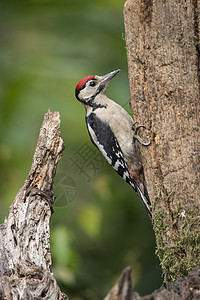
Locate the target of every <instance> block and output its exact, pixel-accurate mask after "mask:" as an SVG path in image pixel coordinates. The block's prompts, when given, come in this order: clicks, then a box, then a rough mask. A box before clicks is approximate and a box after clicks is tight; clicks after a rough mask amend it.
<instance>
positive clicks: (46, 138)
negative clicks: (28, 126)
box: [0, 111, 68, 300]
mask: <svg viewBox="0 0 200 300" xmlns="http://www.w3.org/2000/svg"><path fill="white" fill-rule="evenodd" d="M63 150H64V143H63V140H62V139H61V138H60V115H59V113H57V112H54V113H52V112H50V111H48V113H47V114H45V117H44V122H43V124H42V127H41V130H40V135H39V139H38V143H37V147H36V150H35V154H34V158H33V163H32V167H31V170H30V173H29V175H28V177H27V179H26V181H25V183H24V186H23V187H22V188H21V189H20V190H19V192H18V194H17V195H16V198H15V200H14V202H13V204H12V205H11V207H10V211H9V216H8V219H5V222H4V224H1V225H0V299H7V300H17V299H22V300H26V299H51V300H55V299H59V300H61V299H63V300H64V299H68V298H67V296H66V295H64V294H62V293H61V291H60V289H59V287H58V285H57V283H56V280H55V278H54V276H53V274H52V272H51V269H50V267H51V254H50V229H49V222H50V218H51V211H52V205H53V201H54V196H53V190H52V188H53V179H54V176H55V172H56V166H57V163H58V162H59V160H60V159H61V157H62V153H63Z"/></svg>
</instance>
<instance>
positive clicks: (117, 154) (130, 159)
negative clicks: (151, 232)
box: [75, 70, 151, 218]
mask: <svg viewBox="0 0 200 300" xmlns="http://www.w3.org/2000/svg"><path fill="white" fill-rule="evenodd" d="M119 71H120V70H116V71H113V72H111V73H109V74H107V75H105V76H97V75H95V76H88V77H85V78H83V79H82V80H80V81H79V83H78V84H77V86H76V89H75V94H76V98H77V99H78V100H79V101H80V102H81V103H82V104H83V105H84V106H85V109H86V124H87V129H88V132H89V135H90V138H91V141H92V142H93V143H94V145H95V146H96V147H97V148H98V149H99V150H100V151H101V153H102V154H103V156H104V157H105V158H106V160H107V161H108V163H109V164H110V165H111V166H112V167H113V168H114V169H115V171H116V172H117V173H118V174H119V175H120V176H121V177H122V178H123V179H124V180H125V181H126V182H127V183H129V184H130V185H131V186H132V187H133V189H134V190H135V191H136V193H137V194H138V196H139V197H140V199H141V201H142V204H143V206H144V208H145V210H146V211H147V213H148V215H149V216H150V218H151V203H150V200H149V196H148V193H147V189H146V185H145V179H144V172H143V166H142V161H141V155H140V150H139V146H138V141H139V142H140V143H142V144H143V145H148V144H145V143H143V142H142V141H141V139H140V138H139V137H138V136H137V134H136V133H137V130H138V128H140V127H141V126H137V127H135V124H136V123H135V122H134V121H133V119H132V118H131V116H130V115H129V114H128V113H127V111H126V110H124V109H123V108H122V107H121V106H120V105H118V104H117V103H115V102H114V101H112V100H111V99H109V98H108V97H107V96H106V88H107V86H108V83H109V81H110V80H111V78H113V77H114V76H115V75H116V74H117V73H118V72H119ZM142 127H143V126H142Z"/></svg>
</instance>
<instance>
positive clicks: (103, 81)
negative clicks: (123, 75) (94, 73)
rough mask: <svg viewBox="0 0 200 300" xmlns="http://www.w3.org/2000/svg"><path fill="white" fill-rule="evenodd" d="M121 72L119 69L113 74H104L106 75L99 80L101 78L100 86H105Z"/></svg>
mask: <svg viewBox="0 0 200 300" xmlns="http://www.w3.org/2000/svg"><path fill="white" fill-rule="evenodd" d="M120 71H121V70H120V69H118V70H115V71H113V72H110V73H108V74H106V75H104V76H102V77H101V78H102V81H101V84H104V85H105V84H106V83H108V82H109V81H110V80H111V79H112V78H113V77H114V76H115V75H116V74H117V73H119V72H120Z"/></svg>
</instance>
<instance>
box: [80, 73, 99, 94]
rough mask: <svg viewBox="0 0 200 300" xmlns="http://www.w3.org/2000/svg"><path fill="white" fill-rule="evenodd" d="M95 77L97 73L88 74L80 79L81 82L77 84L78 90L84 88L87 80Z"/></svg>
mask: <svg viewBox="0 0 200 300" xmlns="http://www.w3.org/2000/svg"><path fill="white" fill-rule="evenodd" d="M94 77H95V75H91V76H87V77H85V78H83V79H81V80H80V81H79V83H78V84H77V86H76V90H77V91H78V90H81V89H82V88H83V86H84V85H85V84H86V82H87V81H88V80H91V79H94Z"/></svg>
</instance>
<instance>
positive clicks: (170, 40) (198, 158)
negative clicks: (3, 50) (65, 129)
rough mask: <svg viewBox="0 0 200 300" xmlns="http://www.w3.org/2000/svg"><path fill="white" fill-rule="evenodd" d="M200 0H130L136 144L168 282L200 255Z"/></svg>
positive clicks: (130, 64)
mask: <svg viewBox="0 0 200 300" xmlns="http://www.w3.org/2000/svg"><path fill="white" fill-rule="evenodd" d="M199 17H200V1H199V0H194V1H192V0H186V1H179V0H168V1H165V0H161V1H158V0H157V1H156V0H155V1H152V0H134V1H133V0H127V1H126V3H125V6H124V22H125V35H126V46H127V56H128V68H129V83H130V95H131V106H132V110H133V115H134V118H135V120H136V121H138V122H139V123H140V124H143V125H145V126H146V127H147V128H148V129H149V137H150V139H151V145H150V146H149V147H147V148H145V147H142V146H140V149H141V153H142V158H143V163H144V171H145V177H146V182H147V188H148V192H149V195H150V199H151V202H152V204H153V227H154V231H155V237H156V243H157V254H158V256H159V259H160V262H161V267H162V270H163V273H164V277H165V281H166V282H169V281H174V280H175V279H176V278H177V276H184V275H186V274H187V273H188V272H189V271H190V270H192V269H194V267H195V266H196V265H197V264H198V263H199V261H200V199H199V198H200V186H199V183H200V140H199V125H200V115H199V106H200V103H199V100H200V97H199V95H200V69H199V68H200V48H199V45H200V44H199V31H200V27H199V26H200V23H199Z"/></svg>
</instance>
